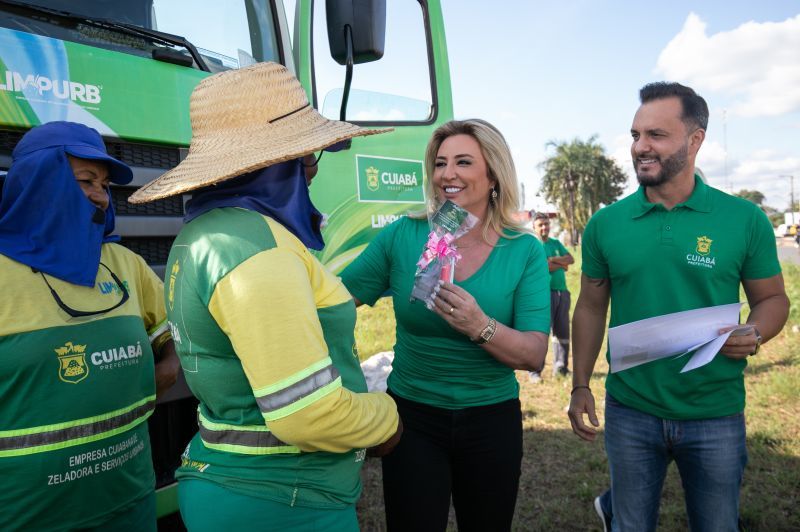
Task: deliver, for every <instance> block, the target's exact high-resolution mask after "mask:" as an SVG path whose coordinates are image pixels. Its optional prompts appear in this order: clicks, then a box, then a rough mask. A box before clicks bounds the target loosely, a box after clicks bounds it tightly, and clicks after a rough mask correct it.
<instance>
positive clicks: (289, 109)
mask: <svg viewBox="0 0 800 532" xmlns="http://www.w3.org/2000/svg"><path fill="white" fill-rule="evenodd" d="M189 116H190V118H191V121H192V142H191V145H190V146H189V154H188V155H187V156H186V158H185V159H184V160H183V161H181V163H180V164H179V165H178V166H176V167H175V168H173V169H172V170H170V171H168V172H166V173H164V174H163V175H161V176H160V177H158V178H157V179H154V180H153V181H151V182H150V183H148V184H146V185H144V186H143V187H142V188H140V189H139V190H137V191H136V192H134V193H133V194H132V195H131V197H130V198H129V201H130V202H131V203H146V202H148V201H153V200H157V199H161V198H166V197H168V196H174V195H175V194H182V193H184V192H189V191H190V190H195V189H198V188H201V187H205V186H208V185H213V184H215V183H219V182H221V181H225V180H226V179H231V178H232V177H236V176H238V175H242V174H246V173H248V172H252V171H254V170H259V169H261V168H265V167H267V166H271V165H273V164H276V163H280V162H283V161H288V160H290V159H296V158H298V157H302V156H303V155H307V154H309V153H313V152H315V151H319V150H322V149H323V148H327V147H328V146H331V145H333V144H336V143H337V142H340V141H342V140H346V139H349V138H353V137H361V136H365V135H374V134H377V133H386V132H388V131H391V129H364V128H360V127H358V126H354V125H353V124H349V123H347V122H339V121H336V120H328V119H327V118H325V117H323V116H322V115H320V114H319V113H318V112H317V111H316V110H314V108H312V107H311V106H310V105H309V103H308V99H307V98H306V94H305V91H303V88H302V87H301V86H300V83H299V82H298V81H297V79H296V78H295V77H294V76H293V75H292V74H291V72H289V71H288V70H287V69H286V67H284V66H283V65H279V64H277V63H257V64H255V65H252V66H249V67H247V68H242V69H239V70H229V71H226V72H221V73H219V74H215V75H213V76H210V77H208V78H205V79H204V80H203V81H201V82H200V83H199V84H198V85H197V87H196V88H195V89H194V91H193V92H192V98H191V101H190V106H189Z"/></svg>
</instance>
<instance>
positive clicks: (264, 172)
mask: <svg viewBox="0 0 800 532" xmlns="http://www.w3.org/2000/svg"><path fill="white" fill-rule="evenodd" d="M219 207H242V208H244V209H250V210H252V211H256V212H259V213H261V214H264V215H267V216H269V217H271V218H273V219H275V220H276V221H278V222H279V223H280V224H281V225H283V226H284V227H285V228H286V229H288V230H289V231H291V232H292V234H294V235H295V236H296V237H297V238H299V239H300V241H301V242H302V243H303V244H305V245H306V247H308V248H311V249H322V248H323V247H324V246H325V242H323V240H322V232H321V231H320V224H321V223H322V215H321V214H320V213H319V211H318V210H317V209H316V208H314V205H313V204H312V203H311V197H310V196H309V195H308V183H307V182H306V174H305V169H304V168H303V164H302V160H301V159H293V160H291V161H286V162H283V163H278V164H273V165H272V166H268V167H267V168H263V169H261V170H257V171H255V172H250V173H249V174H244V175H241V176H238V177H235V178H233V179H229V180H227V181H223V182H222V183H220V184H218V185H214V186H212V187H205V188H201V189H199V190H197V191H195V192H194V193H193V197H192V199H191V200H190V201H189V202H188V203H187V204H186V216H185V217H184V219H183V221H184V222H187V223H188V222H190V221H192V220H193V219H195V218H197V217H198V216H200V215H201V214H203V213H205V212H208V211H210V210H211V209H216V208H219Z"/></svg>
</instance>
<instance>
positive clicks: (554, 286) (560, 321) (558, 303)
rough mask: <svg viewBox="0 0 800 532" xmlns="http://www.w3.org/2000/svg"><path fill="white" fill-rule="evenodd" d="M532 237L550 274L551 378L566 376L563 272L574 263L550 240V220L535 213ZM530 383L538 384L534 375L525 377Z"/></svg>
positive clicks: (566, 315) (539, 377) (567, 298)
mask: <svg viewBox="0 0 800 532" xmlns="http://www.w3.org/2000/svg"><path fill="white" fill-rule="evenodd" d="M533 234H535V235H536V236H537V238H539V240H540V241H541V243H542V245H543V246H544V252H545V254H546V255H547V268H548V270H550V325H551V327H552V334H553V341H552V344H553V375H561V376H566V375H569V305H570V295H569V290H567V277H566V275H565V273H566V271H567V270H568V269H569V267H570V265H571V264H574V263H575V259H574V258H573V257H572V255H570V253H569V251H567V248H565V247H564V245H563V244H562V243H561V242H559V241H558V240H557V239H555V238H553V237H551V236H550V217H549V216H547V214H545V213H542V212H539V213H535V214H533ZM528 379H529V380H530V381H531V382H533V383H539V382H541V381H542V375H541V373H540V372H538V371H531V372H529V373H528Z"/></svg>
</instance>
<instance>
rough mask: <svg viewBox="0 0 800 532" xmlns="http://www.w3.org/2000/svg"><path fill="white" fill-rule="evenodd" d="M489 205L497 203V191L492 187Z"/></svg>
mask: <svg viewBox="0 0 800 532" xmlns="http://www.w3.org/2000/svg"><path fill="white" fill-rule="evenodd" d="M489 203H492V204H495V203H497V191H496V190H495V189H494V187H492V193H491V194H489Z"/></svg>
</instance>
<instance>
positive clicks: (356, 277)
mask: <svg viewBox="0 0 800 532" xmlns="http://www.w3.org/2000/svg"><path fill="white" fill-rule="evenodd" d="M403 222H404V218H401V219H400V220H397V221H395V222H393V223H392V224H390V225H387V226H386V227H384V228H383V230H381V232H380V233H378V235H377V236H376V237H375V238H374V239H373V240H372V242H370V244H369V245H368V246H367V249H365V250H364V251H362V252H361V254H360V255H359V256H358V257H356V259H355V260H354V261H353V262H351V263H350V265H349V266H348V267H347V268H345V269H344V271H343V272H342V282H343V283H344V285H345V286H346V287H347V289H348V290H349V291H350V293H351V294H352V295H353V297H355V298H356V299H358V300H359V301H361V302H362V303H366V304H367V305H374V304H375V302H376V301H377V300H378V299H379V298H380V297H381V296H382V295H383V294H384V293H386V291H387V290H388V289H389V281H390V279H389V273H390V272H391V265H392V247H393V245H394V240H395V236H396V235H397V230H398V227H399V226H400V224H401V223H403ZM421 252H422V250H420V253H421Z"/></svg>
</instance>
